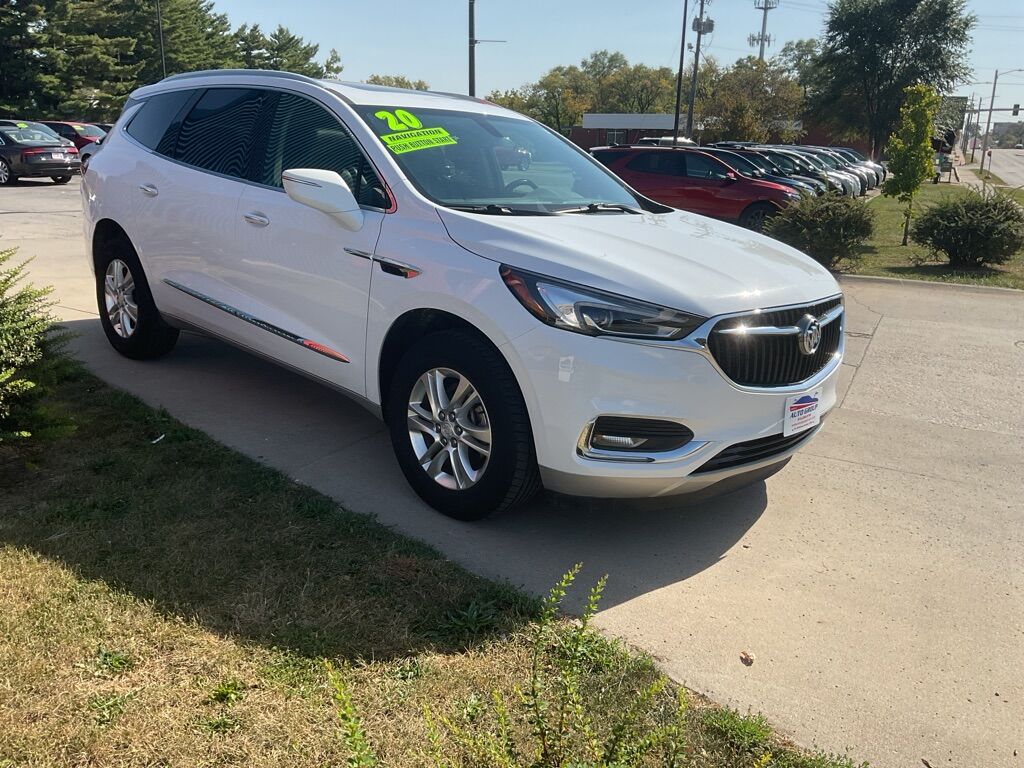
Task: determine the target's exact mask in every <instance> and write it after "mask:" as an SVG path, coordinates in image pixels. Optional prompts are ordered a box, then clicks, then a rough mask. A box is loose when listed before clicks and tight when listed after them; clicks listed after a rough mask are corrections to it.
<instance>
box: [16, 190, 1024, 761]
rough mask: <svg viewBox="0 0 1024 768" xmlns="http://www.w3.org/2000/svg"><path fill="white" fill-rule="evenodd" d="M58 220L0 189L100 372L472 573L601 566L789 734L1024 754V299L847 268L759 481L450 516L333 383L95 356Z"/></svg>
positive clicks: (640, 635)
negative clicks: (802, 415) (794, 416)
mask: <svg viewBox="0 0 1024 768" xmlns="http://www.w3.org/2000/svg"><path fill="white" fill-rule="evenodd" d="M1000 172H1001V171H1000ZM79 211H80V204H79V198H78V189H77V180H76V181H75V182H72V184H71V185H69V186H67V187H56V186H53V185H51V184H49V183H47V182H40V183H34V182H23V183H22V184H20V185H18V186H17V187H14V188H2V189H0V247H2V246H3V245H5V244H10V245H19V246H20V248H21V255H22V256H25V257H28V256H33V257H35V261H34V263H33V266H32V275H33V278H34V280H36V281H37V282H39V283H53V284H54V285H55V286H56V288H57V297H58V299H59V301H60V312H61V315H62V316H63V317H64V318H65V319H66V320H67V321H68V324H69V326H70V327H71V328H73V329H74V330H75V331H76V332H77V333H78V334H79V337H78V340H77V341H76V345H75V346H76V349H77V352H78V354H79V355H80V356H81V357H82V359H83V360H84V361H85V362H86V363H87V364H88V365H89V366H90V367H91V368H92V369H93V370H94V371H95V372H96V373H97V374H98V375H99V376H101V377H102V378H104V379H105V380H107V381H108V382H110V383H111V384H113V385H114V386H117V387H121V388H123V389H126V390H129V391H131V392H133V393H135V394H137V395H138V396H140V397H142V398H143V399H144V400H146V401H147V402H149V403H151V404H153V405H161V406H164V407H166V408H167V409H168V410H169V411H170V412H171V413H172V414H174V415H175V416H176V417H178V418H179V419H181V420H182V421H184V422H186V423H188V424H190V425H193V426H195V427H198V428H201V429H203V430H205V431H206V432H208V433H209V434H211V435H212V436H214V437H215V438H217V439H219V440H221V441H223V442H224V443H226V444H228V445H231V446H233V447H235V448H237V449H239V450H241V451H243V452H245V453H247V454H249V455H251V456H254V457H256V458H258V459H259V460H261V461H263V462H266V463H267V464H269V465H272V466H274V467H277V468H279V469H281V470H283V471H284V472H286V473H288V474H289V475H291V476H292V477H295V478H297V479H299V480H300V481H302V482H305V483H308V484H309V485H311V486H314V487H316V488H318V489H320V490H321V491H324V492H326V493H328V494H330V495H332V496H333V497H335V498H337V499H338V500H339V501H341V502H342V503H344V504H345V505H346V506H348V507H349V508H351V509H353V510H356V511H361V512H365V513H367V514H372V515H375V516H376V517H377V518H378V519H379V520H381V521H382V522H384V523H385V524H387V525H390V526H393V527H395V528H396V529H399V530H401V531H404V532H405V533H408V534H410V535H412V536H416V537H418V538H421V539H423V540H426V541H428V542H430V543H431V544H433V545H435V546H436V547H438V548H439V549H441V550H442V551H444V552H445V553H446V554H447V555H448V556H450V557H451V558H453V559H455V560H457V561H459V562H461V563H463V564H465V565H466V566H468V567H469V568H471V569H473V570H475V571H477V572H479V573H482V574H485V575H488V576H492V577H498V578H504V579H508V580H509V581H511V582H514V583H517V584H521V585H524V586H525V587H527V588H528V589H531V590H534V591H541V590H543V589H545V588H546V587H547V586H548V585H550V584H551V583H552V582H553V581H554V580H555V578H556V576H557V575H558V574H559V573H561V572H562V571H563V570H564V569H565V568H566V567H567V566H569V565H570V564H571V563H573V562H576V561H583V562H584V563H585V564H586V567H585V580H591V579H594V578H596V577H597V576H598V575H599V574H601V573H608V574H609V576H610V581H609V587H608V591H607V597H606V599H605V602H604V608H603V610H602V611H601V613H600V615H599V617H598V623H599V625H600V626H601V627H603V628H604V629H605V630H607V631H609V632H612V633H615V634H617V635H620V636H622V637H624V638H626V639H627V640H628V641H629V642H631V643H633V644H635V645H637V646H639V647H641V648H644V649H646V650H647V651H649V652H650V653H652V654H653V655H654V656H655V657H656V658H657V659H658V660H659V661H660V663H661V664H662V666H663V667H664V669H665V670H666V671H668V672H669V673H670V674H671V675H672V676H673V677H675V678H676V679H677V680H679V681H681V682H683V683H685V684H687V685H688V686H690V687H691V688H693V689H695V690H698V691H701V692H703V693H705V694H707V695H709V696H711V697H712V698H713V699H715V700H717V701H719V702H721V703H724V704H728V705H731V706H733V707H736V708H738V709H740V710H742V711H747V710H748V709H749V710H753V711H762V712H764V713H766V715H767V716H768V718H769V719H770V720H771V721H772V722H773V723H774V724H775V725H776V727H778V728H779V729H780V730H781V731H782V732H784V733H786V734H788V735H790V736H791V737H792V738H794V739H795V740H796V741H798V742H800V743H802V744H805V745H807V746H812V745H816V746H818V747H821V748H825V749H828V750H831V751H835V752H844V751H847V750H848V751H849V752H850V754H851V755H852V756H853V757H856V758H858V759H868V760H870V761H871V762H872V764H874V765H877V766H901V767H904V766H905V767H908V768H910V767H913V768H917V767H918V766H920V765H921V764H922V763H921V760H922V758H923V759H925V760H927V761H928V763H929V764H930V765H931V766H933V768H939V766H962V767H964V768H976V767H980V766H986V767H991V768H1022V766H1024V757H1019V756H1017V755H1024V653H1022V652H1024V533H1022V527H1021V520H1022V516H1024V515H1022V513H1024V484H1022V482H1021V470H1022V468H1024V439H1022V438H1024V408H1022V403H1024V292H1015V291H999V290H992V289H972V288H965V287H955V286H941V285H930V284H923V283H914V282H904V283H899V282H890V281H883V280H872V279H851V280H845V281H844V289H845V291H846V295H847V307H848V314H849V321H848V339H847V344H848V346H847V359H846V365H845V366H844V369H843V377H842V399H841V404H840V406H839V407H838V408H837V409H836V410H835V411H834V412H833V413H832V414H831V416H830V418H829V419H828V422H827V426H826V427H825V428H824V429H823V430H822V432H821V434H820V435H819V436H818V437H817V438H816V439H815V441H814V442H813V443H812V444H811V445H810V446H808V448H807V449H805V450H804V451H803V452H802V453H800V454H799V455H798V456H797V457H796V458H795V459H794V460H793V461H792V462H791V463H790V464H789V465H788V466H787V467H786V468H785V469H784V470H783V471H782V472H780V473H779V474H777V475H775V476H773V477H771V478H770V479H768V480H767V481H766V482H764V483H761V484H758V485H755V486H753V487H751V488H748V489H746V490H744V491H740V492H737V493H735V494H732V495H730V496H727V497H723V498H720V499H718V500H714V501H710V502H705V503H699V504H694V503H687V502H685V501H680V500H664V501H659V502H656V503H650V502H648V503H623V502H617V503H608V502H596V501H588V500H573V499H568V498H559V497H550V496H545V497H542V498H541V499H539V500H538V501H536V502H535V503H533V504H532V505H531V506H530V507H529V508H527V509H524V510H522V511H520V512H518V513H515V514H509V515H505V516H499V517H497V518H495V519H493V520H489V521H485V522H483V523H477V524H464V523H458V522H454V521H451V520H448V519H445V518H443V517H440V516H439V515H437V514H436V513H434V512H432V511H430V510H429V509H427V508H425V507H424V506H423V505H422V504H421V503H420V502H419V501H418V500H417V499H416V498H415V497H414V496H413V494H412V493H411V492H410V491H409V490H408V488H407V487H406V484H405V483H404V482H403V481H402V478H401V476H400V473H399V471H398V469H397V467H396V465H395V463H394V461H393V459H392V456H391V450H390V446H389V445H388V441H387V436H386V434H385V433H384V432H383V431H382V428H381V425H380V424H378V423H377V422H376V421H375V420H374V419H373V418H372V417H371V416H369V415H368V414H367V413H365V412H364V411H363V410H361V409H360V408H359V407H357V406H355V405H352V404H351V403H349V402H347V401H346V400H345V399H343V398H342V397H341V396H339V395H337V394H335V393H334V392H332V391H329V390H327V389H324V388H322V387H320V386H318V385H316V384H313V383H311V382H309V381H306V380H304V379H302V378H299V377H297V376H295V375H293V374H291V373H288V372H286V371H283V370H281V369H278V368H276V367H274V366H272V365H270V364H268V363H265V362H263V361H261V360H258V359H256V358H253V357H250V356H248V355H246V354H244V353H242V352H239V351H236V350H233V349H230V348H228V347H226V346H224V345H223V344H221V343H219V342H216V341H213V340H209V339H205V338H202V337H199V336H194V335H185V336H183V337H182V340H181V343H180V344H179V346H178V348H177V349H176V350H175V352H174V354H172V355H171V356H169V357H167V358H165V359H163V360H161V361H157V362H151V363H138V362H133V361H129V360H126V359H124V358H121V357H119V356H117V355H116V354H115V353H114V352H113V351H112V350H111V349H110V348H109V347H108V346H107V344H106V342H105V340H104V338H103V336H102V333H101V331H100V329H99V324H98V322H97V321H96V320H95V308H94V299H93V295H94V294H93V287H92V281H91V276H90V274H89V270H88V267H87V266H86V259H85V255H84V254H85V249H84V245H83V243H82V238H81V228H80V213H79ZM154 437H155V436H154ZM742 651H750V652H753V653H754V654H755V656H756V661H755V663H754V664H753V666H751V667H746V666H744V665H743V664H742V663H741V662H740V658H739V654H740V653H741V652H742Z"/></svg>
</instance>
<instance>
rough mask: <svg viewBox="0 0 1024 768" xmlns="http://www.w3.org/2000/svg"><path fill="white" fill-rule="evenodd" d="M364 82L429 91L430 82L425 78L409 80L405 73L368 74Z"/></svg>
mask: <svg viewBox="0 0 1024 768" xmlns="http://www.w3.org/2000/svg"><path fill="white" fill-rule="evenodd" d="M366 82H368V83H371V84H372V85H387V86H390V87H392V88H408V89H410V90H413V91H429V90H430V83H428V82H427V81H426V80H410V79H409V78H408V77H406V76H405V75H370V76H369V77H368V78H366Z"/></svg>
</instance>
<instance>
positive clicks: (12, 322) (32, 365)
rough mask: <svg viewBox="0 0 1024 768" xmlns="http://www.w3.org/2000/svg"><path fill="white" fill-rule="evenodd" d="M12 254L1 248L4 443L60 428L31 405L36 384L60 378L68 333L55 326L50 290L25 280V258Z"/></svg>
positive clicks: (0, 423) (0, 428)
mask: <svg viewBox="0 0 1024 768" xmlns="http://www.w3.org/2000/svg"><path fill="white" fill-rule="evenodd" d="M14 253H15V252H14V250H13V249H10V250H6V251H0V442H3V441H5V440H9V439H11V438H18V437H28V436H29V435H30V434H31V433H32V431H35V432H38V431H39V430H38V429H36V427H37V426H41V427H44V428H49V427H54V428H55V429H58V430H59V429H60V428H61V426H60V425H59V424H56V423H55V422H54V421H53V419H52V418H50V417H48V416H47V415H45V414H42V413H40V412H38V411H36V410H34V409H33V408H32V407H31V406H32V404H33V402H34V400H35V397H34V396H36V395H38V391H37V384H38V383H39V382H40V381H50V380H53V379H55V378H58V377H59V374H58V370H59V369H60V368H61V360H60V358H61V354H60V353H61V350H62V348H63V346H64V343H65V341H66V336H65V335H64V334H62V333H59V332H54V330H53V329H54V326H53V317H52V316H51V314H50V308H51V307H52V306H53V302H52V301H51V300H50V298H49V295H50V291H51V289H50V288H35V287H33V286H32V285H30V284H27V283H25V282H24V276H25V267H26V266H27V263H21V264H16V265H14V266H11V265H10V261H11V258H12V257H13V256H14Z"/></svg>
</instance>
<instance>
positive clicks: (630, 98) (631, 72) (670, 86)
mask: <svg viewBox="0 0 1024 768" xmlns="http://www.w3.org/2000/svg"><path fill="white" fill-rule="evenodd" d="M675 87H676V79H675V74H674V73H673V72H672V70H671V69H669V68H668V67H648V66H647V65H646V64H634V65H632V66H627V67H624V68H622V69H619V70H616V71H615V72H613V73H612V74H611V75H609V76H608V79H607V81H606V85H605V96H604V98H605V99H607V103H605V104H603V105H599V106H600V108H599V109H598V110H597V111H600V112H632V113H637V114H643V113H648V112H671V111H672V109H673V107H674V105H675V98H676V96H675ZM595 100H596V96H595Z"/></svg>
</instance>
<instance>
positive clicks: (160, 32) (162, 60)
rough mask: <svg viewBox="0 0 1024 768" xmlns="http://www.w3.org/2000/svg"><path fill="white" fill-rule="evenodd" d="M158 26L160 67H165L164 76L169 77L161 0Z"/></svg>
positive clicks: (158, 10)
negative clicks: (165, 54)
mask: <svg viewBox="0 0 1024 768" xmlns="http://www.w3.org/2000/svg"><path fill="white" fill-rule="evenodd" d="M156 28H157V35H158V36H159V38H160V67H161V69H163V72H164V77H167V58H166V57H165V56H164V17H163V14H162V13H160V0H156Z"/></svg>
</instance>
